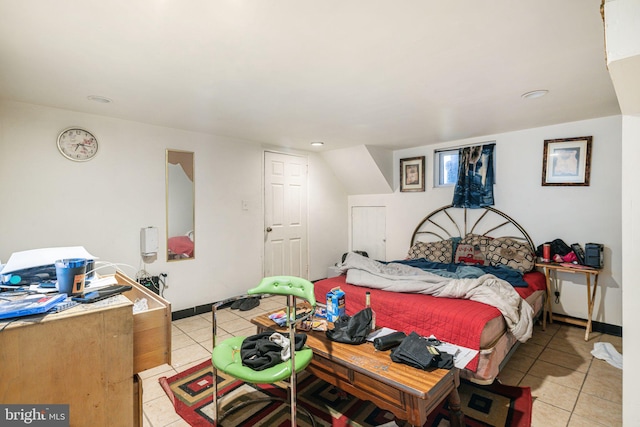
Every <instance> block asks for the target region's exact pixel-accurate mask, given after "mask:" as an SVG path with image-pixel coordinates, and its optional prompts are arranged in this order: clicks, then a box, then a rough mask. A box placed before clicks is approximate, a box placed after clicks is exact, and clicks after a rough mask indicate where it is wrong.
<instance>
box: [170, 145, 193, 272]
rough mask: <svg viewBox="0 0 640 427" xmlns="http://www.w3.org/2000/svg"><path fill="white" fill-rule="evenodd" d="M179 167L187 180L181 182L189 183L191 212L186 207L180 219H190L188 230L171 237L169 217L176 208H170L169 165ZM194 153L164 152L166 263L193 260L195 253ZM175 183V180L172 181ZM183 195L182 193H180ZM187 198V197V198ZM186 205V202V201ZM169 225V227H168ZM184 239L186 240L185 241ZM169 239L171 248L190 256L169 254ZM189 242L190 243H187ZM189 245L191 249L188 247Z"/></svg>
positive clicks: (174, 197) (173, 198)
mask: <svg viewBox="0 0 640 427" xmlns="http://www.w3.org/2000/svg"><path fill="white" fill-rule="evenodd" d="M178 164H179V165H180V166H181V168H182V171H183V172H184V176H185V177H186V178H187V181H185V180H183V181H184V182H185V183H186V182H188V180H190V181H191V191H190V192H188V193H190V195H191V211H190V212H189V211H188V209H189V208H188V207H187V208H185V209H186V211H184V212H185V213H184V214H183V215H180V217H182V218H185V219H186V220H185V221H186V222H188V218H190V219H191V227H190V228H189V227H188V226H187V228H189V229H188V230H183V231H181V232H180V233H178V234H176V235H175V236H172V235H171V234H172V232H173V231H172V230H173V228H174V225H173V223H171V220H170V215H174V216H175V210H176V209H177V207H175V206H173V207H171V201H172V200H175V199H176V195H175V194H174V195H173V196H172V195H171V189H172V187H173V186H170V182H169V181H170V180H169V178H170V177H169V175H170V173H171V172H170V169H171V166H170V165H178ZM194 166H195V153H194V152H193V151H183V150H173V149H170V148H168V149H167V150H166V158H165V192H166V193H165V197H166V244H167V246H166V254H167V262H169V261H184V260H188V259H195V257H196V251H195V244H196V241H195V223H196V218H195V207H196V206H195V193H196V190H195V187H196V183H195V167H194ZM173 182H174V183H175V180H174V181H173ZM182 194H183V195H184V193H182ZM187 198H188V197H187ZM187 203H188V201H187ZM170 224H171V227H170ZM185 237H186V239H185ZM169 239H172V240H173V241H172V246H174V247H180V248H181V249H182V250H185V251H190V255H187V252H184V253H182V254H180V253H176V254H172V253H171V252H170V249H169V248H170V245H169ZM189 241H190V242H189ZM189 243H191V247H189Z"/></svg>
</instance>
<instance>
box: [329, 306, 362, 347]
mask: <svg viewBox="0 0 640 427" xmlns="http://www.w3.org/2000/svg"><path fill="white" fill-rule="evenodd" d="M371 317H372V315H371V308H370V307H367V308H365V309H364V310H360V311H359V312H357V313H356V314H354V315H353V317H349V316H340V318H338V320H336V321H335V322H333V326H334V328H333V329H330V330H328V331H327V332H326V335H327V338H329V339H330V340H331V341H337V342H341V343H345V344H362V343H363V342H365V341H366V339H367V335H369V332H371Z"/></svg>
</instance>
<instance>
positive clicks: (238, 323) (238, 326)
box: [217, 319, 255, 334]
mask: <svg viewBox="0 0 640 427" xmlns="http://www.w3.org/2000/svg"><path fill="white" fill-rule="evenodd" d="M251 326H253V328H254V330H255V325H253V323H251V322H250V321H248V320H246V319H236V320H233V321H229V322H220V323H218V326H217V327H218V330H220V329H222V330H224V331H225V332H228V333H230V334H235V333H236V332H238V331H240V330H243V329H247V328H249V327H251ZM254 333H255V332H254Z"/></svg>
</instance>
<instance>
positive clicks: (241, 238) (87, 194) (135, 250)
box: [0, 102, 347, 311]
mask: <svg viewBox="0 0 640 427" xmlns="http://www.w3.org/2000/svg"><path fill="white" fill-rule="evenodd" d="M72 125H75V126H82V127H85V128H87V129H88V130H90V131H92V132H94V134H95V136H96V137H97V138H98V140H99V142H100V149H99V152H98V155H97V157H96V158H95V159H93V160H91V161H89V162H86V163H76V162H71V161H69V160H67V159H65V158H63V157H62V156H61V155H60V154H59V153H58V150H57V148H56V138H57V136H58V133H59V132H60V131H61V130H62V129H64V128H66V127H69V126H72ZM167 148H173V149H178V150H186V151H193V152H195V204H196V211H195V232H196V233H195V234H196V259H195V260H187V261H179V262H169V263H167V262H165V261H164V259H165V256H164V253H165V251H166V243H165V239H164V236H165V227H166V219H165V212H166V211H165V150H166V149H167ZM263 152H264V147H262V146H260V145H258V144H252V143H247V142H245V141H239V140H234V139H231V138H225V137H219V136H212V135H205V134H200V133H194V132H187V131H182V130H177V129H171V128H165V127H159V126H151V125H147V124H143V123H137V122H130V121H125V120H118V119H112V118H107V117H103V116H96V115H90V114H84V113H78V112H73V111H66V110H60V109H55V108H48V107H43V106H35V105H30V104H22V103H14V102H3V103H0V182H1V183H2V184H1V185H0V200H2V201H3V202H2V203H3V213H2V217H1V218H2V220H1V221H0V260H1V261H3V262H6V260H7V259H8V258H9V256H10V255H11V253H13V252H17V251H21V250H27V249H33V248H41V247H55V246H75V245H82V246H85V247H86V248H87V250H88V251H89V252H91V253H92V254H94V255H95V256H98V257H99V258H100V260H102V261H110V262H114V263H125V264H128V265H130V266H131V267H123V269H124V271H125V272H126V273H128V274H129V275H131V276H135V274H136V272H137V271H138V270H139V269H141V268H144V267H145V266H144V265H143V264H141V262H140V253H139V251H140V243H139V236H140V228H141V227H147V226H156V227H158V229H159V234H160V237H161V239H160V254H159V256H158V261H156V262H154V263H152V264H147V265H146V270H147V271H148V272H149V273H151V274H159V273H161V272H164V273H167V274H168V278H167V279H168V282H167V283H168V285H169V287H168V289H167V290H166V291H165V297H166V298H167V299H168V300H169V301H171V303H172V309H173V310H174V311H176V310H180V309H185V308H191V307H193V306H197V305H202V304H206V303H210V302H213V301H218V300H221V299H224V298H227V297H229V296H232V295H237V294H241V293H243V292H244V291H246V290H247V289H248V288H249V287H251V286H254V285H255V284H257V283H258V281H259V280H260V278H261V277H262V254H263V236H264V232H263V209H262V198H263V195H262V181H263V175H262V173H263V172H262V171H263V166H262V161H263ZM306 154H308V155H309V164H310V168H309V177H310V178H309V179H310V185H309V187H310V192H309V224H310V225H309V253H310V273H311V274H310V278H311V279H318V278H321V277H324V276H325V272H326V265H330V264H332V263H333V262H335V261H334V256H333V255H327V254H331V253H332V252H333V253H334V254H338V253H342V252H344V250H346V245H347V240H346V230H347V223H346V218H345V215H344V212H345V211H346V200H347V199H346V193H345V191H344V189H342V188H341V186H340V184H339V183H338V182H337V181H336V180H335V177H333V175H332V173H331V172H330V171H328V169H327V167H326V165H325V163H324V162H323V160H322V159H321V158H320V156H318V155H317V154H314V153H306ZM243 200H246V201H248V206H249V209H248V210H242V201H243Z"/></svg>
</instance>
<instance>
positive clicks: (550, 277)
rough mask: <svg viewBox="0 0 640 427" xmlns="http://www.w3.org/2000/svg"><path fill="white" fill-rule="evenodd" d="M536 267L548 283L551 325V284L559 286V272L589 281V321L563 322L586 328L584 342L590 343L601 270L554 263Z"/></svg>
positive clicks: (567, 320)
mask: <svg viewBox="0 0 640 427" xmlns="http://www.w3.org/2000/svg"><path fill="white" fill-rule="evenodd" d="M536 267H538V268H541V269H542V270H543V271H544V275H545V279H546V282H547V311H548V312H549V323H553V310H552V308H551V296H552V295H553V292H552V291H551V282H553V284H554V285H556V289H557V285H558V272H561V273H571V274H584V276H585V278H586V281H587V320H586V321H584V320H580V319H573V318H568V317H564V316H558V317H563V320H564V321H565V322H567V323H572V324H576V325H579V326H584V327H585V328H586V331H585V334H584V340H585V341H589V333H590V332H591V318H592V316H593V305H594V304H595V299H596V291H597V289H598V274H599V273H600V270H598V269H596V268H593V267H587V266H584V265H576V264H568V263H566V264H564V263H561V264H558V263H553V262H540V263H536ZM592 276H593V289H591V277H592Z"/></svg>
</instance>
